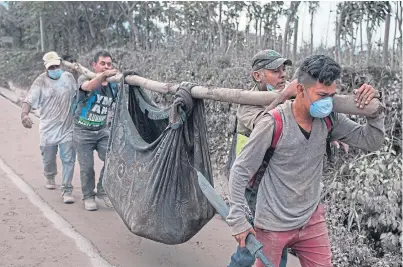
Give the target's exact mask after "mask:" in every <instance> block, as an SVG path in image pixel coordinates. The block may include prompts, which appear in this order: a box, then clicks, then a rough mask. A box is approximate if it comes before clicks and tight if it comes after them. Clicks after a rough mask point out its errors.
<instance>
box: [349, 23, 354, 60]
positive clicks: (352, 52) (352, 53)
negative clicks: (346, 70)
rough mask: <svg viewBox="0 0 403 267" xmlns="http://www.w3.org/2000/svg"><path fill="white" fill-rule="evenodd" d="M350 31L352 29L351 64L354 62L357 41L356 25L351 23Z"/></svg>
mask: <svg viewBox="0 0 403 267" xmlns="http://www.w3.org/2000/svg"><path fill="white" fill-rule="evenodd" d="M350 31H351V45H350V49H351V50H350V66H352V65H353V62H354V50H355V42H354V25H353V24H351V25H350Z"/></svg>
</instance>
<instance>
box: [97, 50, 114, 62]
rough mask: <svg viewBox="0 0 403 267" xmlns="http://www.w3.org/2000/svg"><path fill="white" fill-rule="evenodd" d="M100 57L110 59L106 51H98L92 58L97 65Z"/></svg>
mask: <svg viewBox="0 0 403 267" xmlns="http://www.w3.org/2000/svg"><path fill="white" fill-rule="evenodd" d="M100 57H110V58H111V59H112V56H111V54H110V53H109V52H108V51H105V50H101V51H98V52H97V53H96V54H95V56H94V62H95V63H97V62H98V59H99V58H100Z"/></svg>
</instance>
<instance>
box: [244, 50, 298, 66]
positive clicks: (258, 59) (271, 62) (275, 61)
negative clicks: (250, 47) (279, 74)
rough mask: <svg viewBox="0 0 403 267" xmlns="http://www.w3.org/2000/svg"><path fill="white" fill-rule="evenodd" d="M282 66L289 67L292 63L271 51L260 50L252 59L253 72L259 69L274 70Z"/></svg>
mask: <svg viewBox="0 0 403 267" xmlns="http://www.w3.org/2000/svg"><path fill="white" fill-rule="evenodd" d="M282 64H284V65H289V66H291V65H292V61H291V60H289V59H286V58H283V57H282V56H281V55H280V54H279V53H278V52H276V51H274V50H271V49H267V50H262V51H260V52H259V53H257V54H256V55H254V56H253V58H252V68H253V70H259V69H268V70H275V69H277V68H278V67H280V66H281V65H282Z"/></svg>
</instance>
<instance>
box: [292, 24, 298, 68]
mask: <svg viewBox="0 0 403 267" xmlns="http://www.w3.org/2000/svg"><path fill="white" fill-rule="evenodd" d="M298 20H299V19H298V18H297V19H296V20H295V27H294V28H295V29H294V43H293V47H292V62H294V64H295V62H297V45H298Z"/></svg>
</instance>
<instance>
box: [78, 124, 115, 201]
mask: <svg viewBox="0 0 403 267" xmlns="http://www.w3.org/2000/svg"><path fill="white" fill-rule="evenodd" d="M108 138H109V130H108V128H106V127H105V128H103V129H101V130H99V131H92V130H86V129H82V128H80V127H76V126H75V127H74V131H73V143H74V148H75V149H76V153H77V159H78V163H79V165H80V181H81V189H82V192H83V199H87V198H93V197H95V192H94V189H95V171H94V150H96V151H97V152H98V157H99V158H100V160H102V161H104V162H105V157H106V150H107V147H108ZM104 168H105V164H104V166H103V167H102V170H101V173H100V175H99V180H98V184H97V193H96V195H97V196H98V197H102V196H105V195H106V192H105V190H104V189H103V187H102V179H103V175H104Z"/></svg>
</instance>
